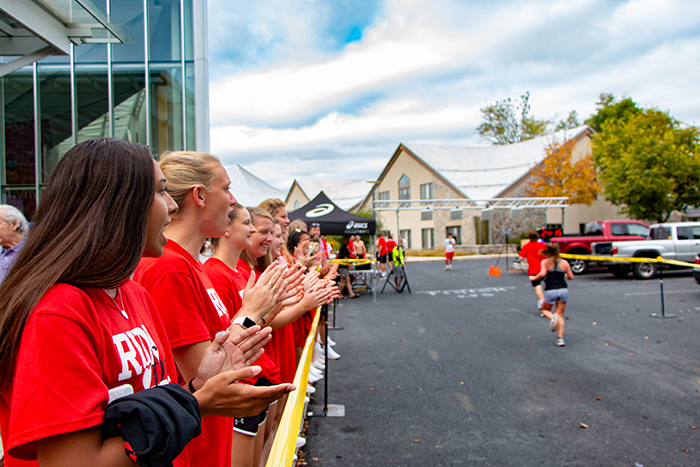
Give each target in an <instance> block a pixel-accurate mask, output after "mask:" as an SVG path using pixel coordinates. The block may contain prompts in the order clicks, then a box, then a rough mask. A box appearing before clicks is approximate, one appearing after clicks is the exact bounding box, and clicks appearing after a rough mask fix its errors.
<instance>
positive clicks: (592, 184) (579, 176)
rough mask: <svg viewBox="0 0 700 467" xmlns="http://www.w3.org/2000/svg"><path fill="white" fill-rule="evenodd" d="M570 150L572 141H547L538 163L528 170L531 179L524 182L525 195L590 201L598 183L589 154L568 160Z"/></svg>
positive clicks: (578, 201) (570, 202) (570, 153)
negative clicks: (541, 159)
mask: <svg viewBox="0 0 700 467" xmlns="http://www.w3.org/2000/svg"><path fill="white" fill-rule="evenodd" d="M573 150H574V141H573V140H569V141H565V142H564V143H561V144H560V143H557V142H554V141H552V142H551V143H549V145H548V146H547V147H546V148H545V154H547V156H546V157H545V158H544V160H543V161H542V163H541V164H539V165H538V166H536V167H534V168H532V169H530V174H531V175H532V177H533V179H532V180H531V181H530V182H529V183H528V186H529V188H528V190H527V192H526V194H527V196H534V197H543V198H551V197H558V196H567V197H568V198H569V201H568V203H569V204H586V205H588V206H590V205H591V204H593V202H594V201H595V199H596V195H597V194H598V192H599V191H600V182H599V181H598V179H597V178H596V171H595V167H594V166H593V162H592V161H591V156H590V154H588V155H586V156H585V157H583V158H581V159H580V160H578V161H576V162H574V163H572V162H571V159H572V157H571V156H572V153H573Z"/></svg>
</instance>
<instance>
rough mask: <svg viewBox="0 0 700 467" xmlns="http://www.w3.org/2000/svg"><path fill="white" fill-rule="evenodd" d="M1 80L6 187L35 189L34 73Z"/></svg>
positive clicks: (23, 72)
mask: <svg viewBox="0 0 700 467" xmlns="http://www.w3.org/2000/svg"><path fill="white" fill-rule="evenodd" d="M0 80H1V81H0V82H1V83H2V105H3V114H4V122H3V131H4V134H3V142H4V150H5V158H4V162H5V167H4V171H5V174H4V175H5V176H4V183H5V184H7V185H32V186H33V185H34V180H35V177H34V175H35V172H34V171H35V167H34V85H33V73H32V70H31V68H23V69H22V70H19V71H15V72H14V73H11V74H9V75H6V76H4V77H3V78H0ZM18 203H19V201H18ZM17 207H18V208H19V206H17Z"/></svg>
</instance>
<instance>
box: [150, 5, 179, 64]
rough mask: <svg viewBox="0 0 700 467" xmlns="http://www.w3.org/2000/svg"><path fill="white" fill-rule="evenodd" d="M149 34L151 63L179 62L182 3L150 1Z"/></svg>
mask: <svg viewBox="0 0 700 467" xmlns="http://www.w3.org/2000/svg"><path fill="white" fill-rule="evenodd" d="M148 32H149V44H150V56H149V59H150V60H151V61H173V60H174V61H179V60H180V1H179V0H149V2H148Z"/></svg>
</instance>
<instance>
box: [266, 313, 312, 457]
mask: <svg viewBox="0 0 700 467" xmlns="http://www.w3.org/2000/svg"><path fill="white" fill-rule="evenodd" d="M320 318H321V309H320V308H318V309H317V310H316V316H315V317H314V321H313V324H312V326H311V331H309V335H308V336H307V337H306V344H305V345H304V351H303V352H302V354H301V360H299V366H298V367H297V372H296V374H295V375H294V386H296V388H297V390H296V391H293V392H291V393H289V396H288V397H287V403H286V404H285V406H284V412H282V418H281V419H280V424H279V428H277V435H275V440H274V442H273V443H272V450H271V451H270V457H268V459H267V464H265V466H266V467H289V466H291V465H293V464H294V451H296V446H297V436H299V427H300V426H301V419H302V417H303V415H304V414H303V412H304V398H305V397H306V385H307V384H308V381H309V366H311V355H312V352H313V346H314V340H315V339H316V327H317V326H318V321H319V319H320Z"/></svg>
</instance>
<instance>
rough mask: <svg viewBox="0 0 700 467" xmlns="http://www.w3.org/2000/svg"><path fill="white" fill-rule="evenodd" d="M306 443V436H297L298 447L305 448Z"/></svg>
mask: <svg viewBox="0 0 700 467" xmlns="http://www.w3.org/2000/svg"><path fill="white" fill-rule="evenodd" d="M305 445H306V438H304V437H303V436H297V449H299V448H303V447H304V446H305Z"/></svg>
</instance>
